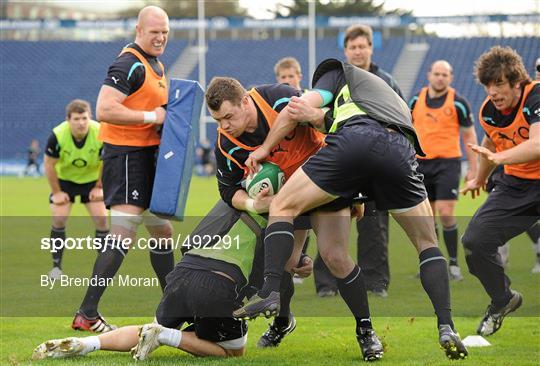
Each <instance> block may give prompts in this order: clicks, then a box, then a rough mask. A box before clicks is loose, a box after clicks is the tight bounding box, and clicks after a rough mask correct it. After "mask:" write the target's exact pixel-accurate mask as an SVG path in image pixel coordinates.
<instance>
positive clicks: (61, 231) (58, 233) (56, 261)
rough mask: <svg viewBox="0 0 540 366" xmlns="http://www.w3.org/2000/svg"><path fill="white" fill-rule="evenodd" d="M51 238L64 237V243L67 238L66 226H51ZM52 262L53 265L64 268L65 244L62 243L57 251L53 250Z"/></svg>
mask: <svg viewBox="0 0 540 366" xmlns="http://www.w3.org/2000/svg"><path fill="white" fill-rule="evenodd" d="M50 238H51V239H62V243H64V242H65V240H66V228H65V227H61V228H55V227H54V226H53V227H51V235H50ZM51 254H52V262H53V267H58V268H60V269H62V255H63V254H64V246H63V245H62V247H61V248H59V249H57V250H56V253H54V252H52V253H51Z"/></svg>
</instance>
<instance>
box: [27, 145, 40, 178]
mask: <svg viewBox="0 0 540 366" xmlns="http://www.w3.org/2000/svg"><path fill="white" fill-rule="evenodd" d="M40 152H41V149H40V148H39V141H38V140H37V139H32V141H31V142H30V146H29V147H28V161H27V162H26V167H25V168H24V172H23V175H29V174H30V172H31V169H32V167H34V169H35V170H36V174H38V175H41V170H40V169H39V161H38V158H39V153H40Z"/></svg>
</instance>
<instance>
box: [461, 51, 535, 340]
mask: <svg viewBox="0 0 540 366" xmlns="http://www.w3.org/2000/svg"><path fill="white" fill-rule="evenodd" d="M475 75H476V78H477V80H478V81H479V82H480V84H482V85H483V86H484V88H485V90H486V94H487V98H486V100H485V101H484V104H483V105H482V107H481V109H480V113H479V118H478V119H479V121H480V123H481V125H482V128H483V129H484V131H485V132H486V134H485V136H484V138H483V140H482V145H481V146H478V145H472V146H471V148H472V149H473V150H474V151H476V152H477V153H478V154H479V155H480V163H479V166H478V170H477V173H476V176H475V177H474V178H473V179H471V180H469V181H467V182H466V185H465V187H464V188H463V189H462V193H463V194H466V193H467V192H471V195H472V197H473V198H475V197H476V196H477V195H478V194H479V191H480V189H481V188H482V187H483V186H484V185H485V184H486V181H487V178H488V176H489V174H490V173H491V172H492V171H493V169H494V168H495V167H496V166H497V165H503V166H504V172H502V174H498V175H496V176H494V178H493V184H494V188H493V190H492V191H491V193H490V194H489V196H488V198H487V199H486V201H485V202H484V204H483V205H482V206H480V208H479V209H478V211H476V213H475V214H474V216H473V218H472V219H471V221H470V223H469V225H468V226H467V230H466V231H465V234H464V235H463V237H462V242H463V246H464V247H465V255H466V257H465V258H466V260H467V265H468V267H469V272H470V273H471V274H473V275H474V276H476V277H477V278H478V279H479V280H480V283H481V284H482V286H483V287H484V289H485V290H486V292H487V294H488V295H489V297H490V299H491V303H490V304H489V305H488V307H487V310H486V312H485V314H484V318H483V319H482V321H481V322H480V325H479V326H478V329H477V332H478V334H480V335H483V336H489V335H491V334H493V333H495V332H496V331H498V330H499V329H500V327H501V325H502V322H503V320H504V318H505V316H506V315H508V314H509V313H511V312H513V311H515V310H516V309H518V308H519V307H520V306H521V303H522V301H523V299H522V295H521V294H520V293H519V292H517V291H514V290H512V289H511V288H510V279H509V278H508V276H506V274H505V272H504V267H503V266H502V263H501V261H500V257H499V255H498V253H497V248H498V247H500V246H502V245H504V244H505V243H506V242H507V241H508V240H510V239H512V238H514V237H516V236H517V235H519V234H521V233H523V232H524V231H526V230H527V229H528V228H530V227H531V226H532V225H533V224H535V223H536V222H537V221H538V219H539V218H540V214H539V213H540V93H539V91H540V85H539V83H538V82H537V81H531V79H530V77H529V75H528V74H527V71H526V69H525V66H524V65H523V61H522V59H521V57H520V56H519V55H518V54H517V53H516V51H514V50H513V49H511V48H509V47H501V46H495V47H492V48H491V49H490V50H489V51H487V52H485V53H483V54H482V55H481V56H480V58H478V60H477V61H476V65H475Z"/></svg>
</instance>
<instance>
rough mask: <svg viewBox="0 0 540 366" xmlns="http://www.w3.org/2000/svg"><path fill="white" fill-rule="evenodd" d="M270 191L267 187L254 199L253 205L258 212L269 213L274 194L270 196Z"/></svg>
mask: <svg viewBox="0 0 540 366" xmlns="http://www.w3.org/2000/svg"><path fill="white" fill-rule="evenodd" d="M269 193H270V188H265V189H263V190H262V191H260V192H259V193H258V194H257V196H256V197H255V198H254V199H253V201H254V202H253V206H254V207H255V210H257V212H258V213H267V212H268V211H269V210H270V203H272V200H273V199H274V196H273V195H272V196H270V195H269Z"/></svg>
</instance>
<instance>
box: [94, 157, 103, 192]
mask: <svg viewBox="0 0 540 366" xmlns="http://www.w3.org/2000/svg"><path fill="white" fill-rule="evenodd" d="M102 177H103V161H102V162H101V164H100V165H99V177H98V180H97V182H96V185H95V186H94V187H95V188H103V181H102Z"/></svg>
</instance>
